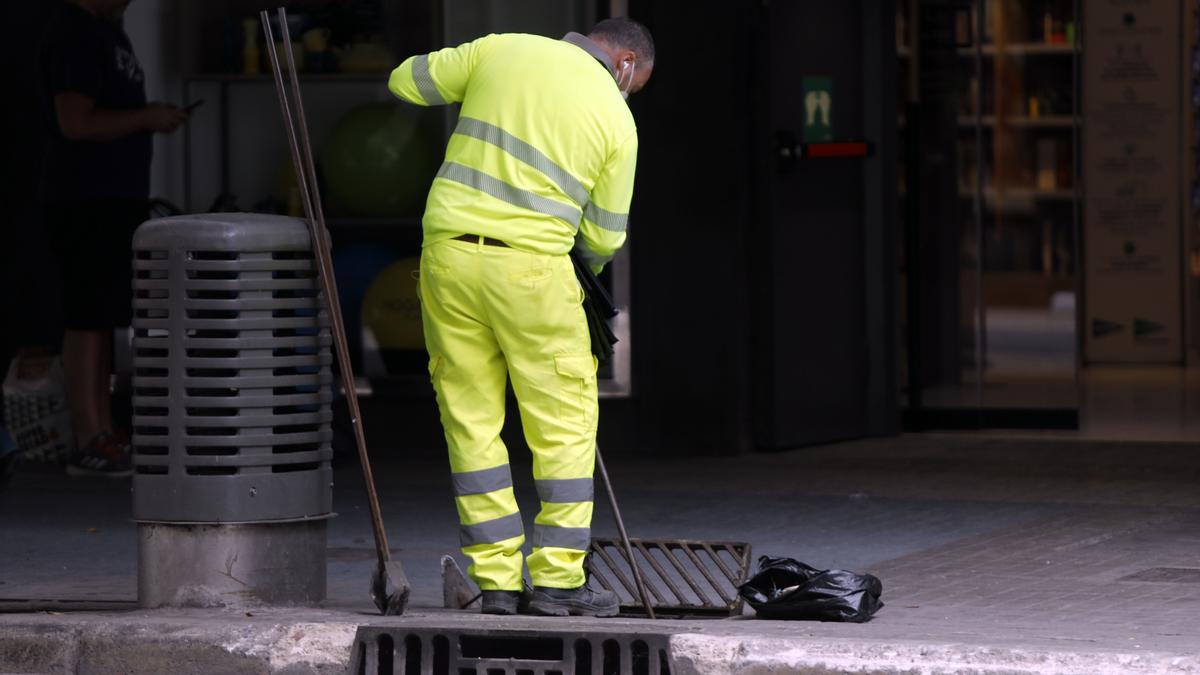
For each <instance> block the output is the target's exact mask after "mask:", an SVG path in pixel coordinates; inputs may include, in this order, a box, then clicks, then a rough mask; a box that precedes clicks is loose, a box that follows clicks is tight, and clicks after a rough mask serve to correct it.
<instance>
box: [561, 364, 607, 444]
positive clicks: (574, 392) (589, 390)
mask: <svg viewBox="0 0 1200 675" xmlns="http://www.w3.org/2000/svg"><path fill="white" fill-rule="evenodd" d="M554 370H555V372H557V373H558V379H559V392H558V415H559V418H560V419H562V421H564V422H567V423H569V424H575V425H579V426H580V427H582V428H584V429H588V428H591V426H592V424H594V423H595V421H596V403H597V402H596V358H595V357H594V356H592V355H591V354H590V353H587V354H559V355H557V356H555V357H554Z"/></svg>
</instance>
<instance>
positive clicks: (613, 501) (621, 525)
mask: <svg viewBox="0 0 1200 675" xmlns="http://www.w3.org/2000/svg"><path fill="white" fill-rule="evenodd" d="M596 466H597V467H598V468H599V469H600V477H601V478H603V479H604V487H605V489H606V490H607V491H608V503H609V505H610V506H612V511H613V518H615V519H616V521H617V531H618V532H620V533H621V541H622V542H624V543H625V551H626V553H628V554H629V566H630V567H632V568H633V578H634V580H636V581H637V589H638V595H640V596H641V598H642V604H643V605H644V606H645V607H646V615H647V616H649V617H650V618H651V619H653V618H655V616H654V607H653V606H652V605H651V604H650V596H648V595H646V585H645V584H644V583H642V570H641V568H640V567H639V566H638V563H637V558H635V557H633V546H632V545H631V544H630V543H629V534H628V533H626V532H625V521H624V520H623V519H622V518H621V509H620V508H618V507H617V495H616V493H614V492H613V487H612V481H610V480H609V479H608V469H607V468H605V466H604V458H603V457H601V456H600V446H599V445H597V446H596Z"/></svg>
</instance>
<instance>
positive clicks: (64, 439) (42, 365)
mask: <svg viewBox="0 0 1200 675" xmlns="http://www.w3.org/2000/svg"><path fill="white" fill-rule="evenodd" d="M4 426H5V427H7V428H8V432H9V433H10V434H12V437H13V438H14V439H15V440H16V442H17V446H18V448H19V450H18V452H20V453H21V455H22V457H23V458H24V459H26V460H32V461H38V462H57V463H63V462H66V460H67V455H68V454H69V453H70V452H71V451H72V450H74V449H75V448H74V446H75V436H74V434H73V433H72V430H71V412H70V410H69V409H68V408H67V395H66V387H65V385H64V381H63V370H62V361H61V360H60V359H59V358H58V357H57V356H56V355H54V354H46V353H40V352H22V353H20V354H18V355H17V356H16V358H14V359H13V360H12V363H11V364H9V367H8V374H7V375H6V376H5V378H4Z"/></svg>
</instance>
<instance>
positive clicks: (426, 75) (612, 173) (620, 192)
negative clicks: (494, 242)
mask: <svg viewBox="0 0 1200 675" xmlns="http://www.w3.org/2000/svg"><path fill="white" fill-rule="evenodd" d="M611 67H612V66H611V64H610V63H609V62H608V58H607V56H606V55H605V54H604V52H602V51H600V50H599V48H597V47H596V45H595V43H593V42H592V41H591V40H588V39H587V38H586V37H584V36H582V35H579V34H576V33H571V34H568V35H567V37H566V38H564V39H563V40H553V39H550V38H545V37H540V36H537V35H525V34H519V33H512V34H499V35H488V36H486V37H482V38H479V39H478V40H475V41H473V42H468V43H466V44H463V45H460V46H458V47H454V48H447V49H442V50H440V51H436V52H433V53H431V54H421V55H418V56H414V57H411V58H409V59H408V60H406V61H404V63H402V64H400V66H399V67H398V68H396V69H395V70H394V71H392V74H391V77H390V78H389V79H388V88H389V89H390V90H391V91H392V93H394V94H395V95H396V96H399V97H400V98H402V99H404V100H406V101H409V102H411V103H415V104H417V105H437V104H446V103H456V102H462V110H461V112H460V115H459V120H458V125H457V127H456V128H455V129H454V134H453V135H452V136H451V137H450V142H449V144H448V145H447V147H446V160H445V163H443V164H442V167H441V169H440V170H439V171H438V175H437V179H435V180H434V182H433V187H432V189H431V190H430V191H429V200H428V202H427V203H426V206H425V217H424V220H423V225H424V245H425V246H428V245H430V244H434V243H436V242H438V241H442V240H444V239H449V238H451V237H456V236H458V235H461V234H476V235H482V236H485V237H492V238H495V239H500V240H502V241H504V242H505V243H507V244H508V245H510V246H512V247H514V248H517V249H523V250H527V251H531V252H535V253H544V254H549V255H561V254H566V253H568V252H569V251H570V250H571V249H572V248H576V249H577V250H578V251H579V252H580V254H581V255H582V256H583V258H584V259H585V260H586V261H587V262H588V263H589V264H590V265H591V266H592V269H593V270H594V271H596V272H599V271H600V269H601V268H602V267H603V266H604V264H605V263H606V262H608V261H609V260H610V259H611V258H612V256H613V254H614V253H615V252H616V251H617V249H619V248H620V247H621V245H622V244H623V243H624V242H625V226H626V221H627V220H628V217H629V216H628V214H629V202H630V199H631V198H632V197H633V175H634V168H635V162H636V157H637V127H636V126H634V123H633V115H632V114H630V112H629V107H628V105H626V103H625V101H624V99H622V98H621V93H620V91H619V89H618V88H617V84H616V81H615V80H614V78H613V74H612V70H611Z"/></svg>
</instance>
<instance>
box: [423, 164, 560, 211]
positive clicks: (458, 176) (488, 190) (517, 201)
mask: <svg viewBox="0 0 1200 675" xmlns="http://www.w3.org/2000/svg"><path fill="white" fill-rule="evenodd" d="M437 175H438V178H444V179H446V180H452V181H454V182H455V183H462V184H463V185H466V186H467V187H472V188H475V189H476V190H479V191H480V192H482V193H484V194H486V195H491V196H492V197H495V198H496V199H499V200H500V201H503V202H508V203H509V204H512V205H513V206H519V207H521V208H523V209H529V210H530V211H536V212H538V213H541V214H544V215H547V216H551V217H553V218H559V219H561V220H563V221H565V222H566V223H567V224H568V225H570V226H571V227H578V226H579V219H580V218H581V217H582V216H583V212H582V211H580V210H579V209H577V208H575V207H574V206H571V205H570V204H564V203H562V202H558V201H554V200H553V199H547V198H546V197H543V196H541V195H537V194H534V193H532V192H530V191H529V190H522V189H521V188H519V187H514V186H512V185H509V184H508V183H505V182H504V181H502V180H500V179H499V178H494V177H492V176H489V175H487V174H486V173H484V172H482V171H480V170H478V169H472V168H471V167H468V166H463V165H462V164H456V163H454V162H446V163H445V164H442V168H441V169H438V174H437Z"/></svg>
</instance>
